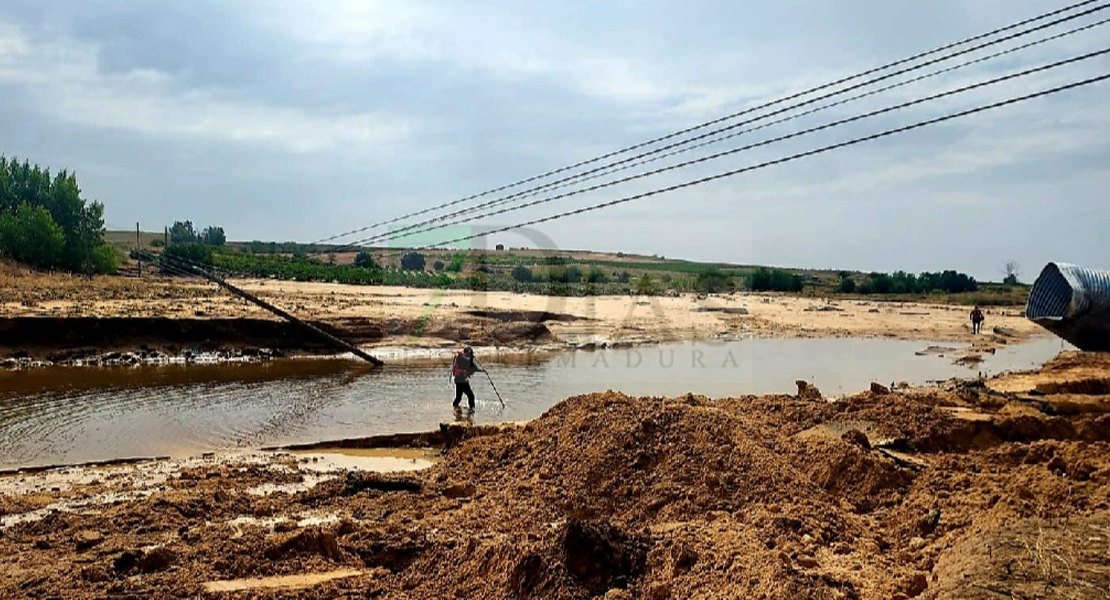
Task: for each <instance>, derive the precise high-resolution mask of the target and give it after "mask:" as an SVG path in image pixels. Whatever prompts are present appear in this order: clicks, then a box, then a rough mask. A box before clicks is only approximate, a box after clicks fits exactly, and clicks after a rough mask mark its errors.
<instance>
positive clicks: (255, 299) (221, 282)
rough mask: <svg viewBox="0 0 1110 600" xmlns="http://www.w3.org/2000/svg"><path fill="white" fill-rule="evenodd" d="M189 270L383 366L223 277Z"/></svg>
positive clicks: (377, 365)
mask: <svg viewBox="0 0 1110 600" xmlns="http://www.w3.org/2000/svg"><path fill="white" fill-rule="evenodd" d="M191 270H192V271H193V272H195V273H197V274H198V275H201V276H203V277H204V278H205V279H207V280H209V281H211V282H212V283H215V284H216V285H219V286H220V287H222V288H224V289H226V290H227V291H229V292H231V293H232V294H235V295H236V296H239V297H240V298H242V299H244V300H247V301H248V302H253V303H254V304H257V305H258V306H261V307H262V308H264V309H266V310H268V311H270V312H272V313H274V314H275V315H277V316H279V317H281V318H283V319H285V320H286V321H289V322H290V323H294V324H296V325H300V326H301V327H303V328H304V329H306V330H308V331H310V332H312V333H314V334H316V335H317V336H319V337H321V338H323V339H325V340H327V341H329V342H331V343H332V344H333V345H335V346H338V347H339V348H342V349H344V350H347V351H348V352H350V353H352V354H354V355H355V356H357V357H359V358H361V359H363V360H365V361H366V362H368V363H370V364H372V365H374V366H375V367H380V366H383V365H384V364H385V363H384V362H382V361H381V360H380V359H378V358H375V357H373V356H371V355H369V354H367V353H365V352H363V351H362V350H360V349H359V348H358V346H355V345H354V344H350V343H348V342H345V341H343V340H341V339H339V338H337V337H335V336H334V335H332V334H330V333H328V332H326V331H324V330H323V329H320V328H319V327H316V326H315V325H312V324H311V323H306V322H305V321H302V320H300V319H298V318H297V317H294V316H293V315H291V314H289V313H287V312H285V311H284V310H282V309H280V308H278V307H276V306H274V305H273V304H270V303H269V302H266V301H265V300H263V299H261V298H259V297H257V296H255V295H254V294H251V293H249V292H246V291H244V290H241V289H239V288H237V287H235V286H233V285H231V284H230V283H228V282H226V281H224V280H223V279H221V278H219V277H216V276H215V275H213V274H211V273H209V272H207V271H205V270H204V269H197V268H193V269H191Z"/></svg>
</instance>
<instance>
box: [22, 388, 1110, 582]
mask: <svg viewBox="0 0 1110 600" xmlns="http://www.w3.org/2000/svg"><path fill="white" fill-rule="evenodd" d="M883 392H884V393H881V394H877V393H872V392H865V393H863V394H860V395H857V396H854V397H851V398H846V399H842V400H839V401H835V402H824V401H815V400H814V399H807V398H799V397H792V396H767V397H747V398H736V399H727V400H710V399H707V398H704V397H699V396H691V395H688V396H683V397H678V398H632V397H628V396H625V395H623V394H619V393H614V392H607V393H602V394H591V395H585V396H578V397H574V398H570V399H568V400H566V401H564V402H562V403H560V404H558V405H556V406H555V407H553V408H552V409H551V410H549V411H548V412H547V413H545V414H544V415H543V416H541V417H540V418H538V419H536V420H534V421H532V422H529V423H527V424H524V425H519V426H509V427H502V428H492V429H490V430H488V431H483V432H482V433H483V434H482V435H473V436H468V435H456V436H452V437H451V439H452V440H453V442H454V445H452V446H451V447H449V448H448V449H447V450H446V455H445V457H444V460H443V461H441V462H440V463H438V464H436V465H435V466H433V467H431V468H430V469H428V470H426V471H423V472H418V473H411V474H405V475H346V474H342V473H336V474H335V477H334V478H333V479H331V480H330V481H326V482H323V483H321V484H319V485H317V486H316V487H314V488H312V489H309V490H307V491H304V492H299V493H295V494H285V493H275V494H270V495H259V494H257V493H256V492H252V491H250V490H251V488H252V487H253V486H257V485H258V484H259V483H260V482H265V481H267V480H268V479H271V478H272V479H275V480H287V479H288V480H296V478H297V476H298V475H299V474H300V473H299V472H298V470H297V468H293V467H291V466H290V464H287V463H279V464H275V465H272V466H252V467H234V466H227V465H213V466H206V467H199V468H196V469H191V470H186V471H183V472H182V473H181V476H180V477H179V478H178V479H175V480H172V481H170V482H168V483H167V486H166V487H167V489H165V490H161V491H158V492H156V493H154V494H153V495H151V496H150V497H146V498H139V499H136V500H131V501H125V502H117V503H114V504H109V505H105V506H102V507H94V508H85V509H81V510H75V511H72V512H55V513H50V514H47V515H46V517H45V518H42V519H41V520H37V521H28V522H25V523H19V524H13V525H11V526H9V527H6V528H3V529H2V530H0V597H4V598H9V597H10V598H25V597H26V598H31V597H36V598H37V597H47V596H56V597H59V598H63V599H65V600H70V599H76V598H88V597H104V596H110V597H126V596H128V595H132V596H137V597H153V598H171V597H197V596H200V595H202V594H203V593H204V592H203V591H202V588H201V585H202V583H203V582H205V581H232V580H239V579H242V578H266V577H278V578H292V579H290V580H293V579H297V580H300V579H303V578H306V577H308V576H310V575H312V574H314V573H315V574H319V573H331V572H335V571H336V570H337V569H344V573H351V574H352V575H350V576H349V577H346V576H345V577H343V578H336V579H328V580H327V581H326V582H323V583H321V584H319V585H313V586H310V587H304V588H301V589H296V590H295V591H288V590H286V591H282V590H279V589H272V590H271V589H261V588H260V589H255V590H252V591H251V592H250V594H251V595H250V597H252V598H261V599H266V598H288V597H298V598H310V599H311V598H320V599H323V598H343V597H378V598H442V597H448V598H450V597H472V598H495V599H510V598H555V599H566V600H578V599H582V600H585V599H591V598H608V599H618V598H629V599H631V598H636V599H638V598H645V599H650V600H655V599H665V598H690V597H698V598H820V599H834V598H844V599H847V598H859V599H875V600H879V599H884V600H885V599H890V598H903V599H908V598H914V597H922V598H952V597H960V598H964V597H966V598H980V597H982V598H989V597H1001V596H999V594H1003V593H1005V592H1007V591H1009V592H1013V594H1012V597H1036V596H1037V594H1038V593H1041V594H1042V595H1044V594H1047V595H1048V596H1051V595H1052V594H1051V593H1047V592H1044V590H1063V591H1066V592H1067V594H1068V595H1070V596H1071V597H1077V598H1101V597H1105V596H1099V595H1098V593H1099V590H1106V589H1110V585H1108V584H1110V571H1108V570H1107V562H1106V556H1107V553H1106V550H1107V546H1106V544H1107V543H1108V540H1110V535H1108V534H1110V532H1108V530H1107V529H1106V527H1107V523H1108V520H1110V500H1108V498H1110V441H1108V439H1110V427H1108V425H1110V421H1108V420H1106V419H1107V418H1110V416H1107V415H1102V416H1092V415H1076V416H1052V415H1046V414H1043V413H1040V412H1038V411H1037V410H1035V408H1033V407H1026V408H1027V410H1026V411H1025V412H1023V413H1021V414H1017V413H1014V412H1013V411H1009V410H1008V409H1007V406H1008V404H1007V403H1008V402H1010V400H1008V399H1007V398H1006V397H1005V396H1003V397H1002V399H1001V400H997V401H991V402H980V399H981V398H985V397H986V396H989V395H990V394H992V392H991V391H990V390H989V389H986V388H984V387H982V386H979V387H968V388H967V389H954V390H952V391H944V390H935V391H932V392H929V391H920V390H919V391H914V392H912V393H911V392H904V391H902V390H899V391H894V392H890V393H886V392H887V391H886V390H883ZM972 400H974V401H975V402H977V403H978V404H972ZM971 406H974V407H975V408H974V410H971V408H970V407H971ZM985 406H994V407H996V408H990V409H988V408H984V407H985ZM957 408H958V409H959V410H955V409H957ZM306 477H307V475H306ZM111 485H113V484H112V480H111V478H108V477H105V478H104V481H103V482H101V483H98V484H97V486H92V487H89V488H87V489H82V490H79V491H73V492H71V494H72V497H74V498H78V497H87V496H89V495H90V494H95V493H102V492H104V491H106V490H111V489H112V488H111V487H110V486H111ZM41 505H42V501H41V500H40V499H34V500H28V501H26V502H14V501H9V502H7V503H5V510H7V511H22V510H24V509H33V508H36V507H39V506H41ZM1038 536H1040V537H1038ZM85 539H89V540H93V539H95V543H93V544H91V545H90V544H88V543H83V544H82V546H81V549H77V547H76V542H77V541H78V540H85ZM70 574H77V576H73V577H71V576H70ZM283 580H284V579H283ZM1037 590H1042V591H1041V592H1038V591H1037ZM1061 593H1063V592H1061Z"/></svg>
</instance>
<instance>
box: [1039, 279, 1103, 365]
mask: <svg viewBox="0 0 1110 600" xmlns="http://www.w3.org/2000/svg"><path fill="white" fill-rule="evenodd" d="M1025 316H1026V317H1027V318H1028V319H1029V320H1031V321H1033V322H1034V323H1036V324H1038V325H1040V326H1041V327H1044V328H1045V329H1047V330H1049V331H1051V332H1052V333H1054V334H1056V335H1058V336H1060V337H1061V338H1064V339H1065V340H1067V341H1068V342H1071V344H1072V345H1074V346H1075V347H1076V348H1079V349H1080V350H1086V351H1089V352H1110V271H1102V270H1098V269H1089V268H1086V267H1080V266H1078V265H1073V264H1069V263H1048V265H1046V266H1045V268H1044V269H1043V270H1042V271H1041V274H1040V275H1039V276H1038V277H1037V281H1035V282H1034V283H1033V289H1032V290H1031V291H1030V292H1029V301H1028V302H1027V303H1026V305H1025Z"/></svg>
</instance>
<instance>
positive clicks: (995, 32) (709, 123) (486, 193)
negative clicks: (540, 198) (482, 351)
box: [312, 0, 1107, 245]
mask: <svg viewBox="0 0 1110 600" xmlns="http://www.w3.org/2000/svg"><path fill="white" fill-rule="evenodd" d="M1097 1H1099V0H1083V1H1081V2H1076V3H1073V4H1071V5H1068V6H1065V7H1063V8H1060V9H1057V10H1054V11H1050V12H1047V13H1043V14H1040V15H1037V16H1035V17H1031V18H1028V19H1025V20H1022V21H1019V22H1017V23H1014V24H1011V25H1007V26H1004V27H999V28H997V29H994V30H991V31H988V32H986V33H982V34H979V35H976V36H973V37H970V38H966V39H963V40H960V41H957V42H953V43H949V44H946V45H944V46H940V47H938V48H934V49H932V50H929V51H926V52H921V53H919V54H915V55H913V56H910V57H907V58H903V59H900V60H897V61H894V62H891V63H888V64H885V65H882V66H879V67H875V68H872V69H869V70H867V71H863V72H862V73H857V74H855V75H851V76H848V77H844V78H841V79H838V80H836V81H832V82H829V83H825V84H822V85H819V86H817V87H814V88H810V89H808V90H805V91H801V92H797V93H794V94H790V95H788V96H785V97H782V98H779V99H778V100H774V101H771V102H767V103H764V104H762V105H759V106H755V107H751V108H747V109H744V110H741V111H738V112H735V113H732V114H729V115H726V116H723V117H719V118H717V119H713V120H710V121H706V122H704V123H701V124H699V125H695V126H693V127H688V128H686V129H682V130H679V131H676V132H673V133H669V134H667V135H663V136H660V137H657V138H653V139H651V140H648V141H646V142H640V143H638V144H634V145H632V146H628V147H625V148H622V149H619V150H615V151H613V152H609V153H607V154H603V155H601V156H598V157H595V158H591V159H589V160H584V161H580V162H577V163H574V164H572V165H569V166H566V167H561V168H558V169H555V170H552V171H548V172H546V173H542V174H540V175H535V176H532V177H528V178H526V179H522V180H519V181H516V182H513V183H510V184H507V185H503V186H500V187H497V188H493V189H490V190H487V191H484V192H481V193H478V194H474V195H471V196H467V197H464V198H460V199H458V200H453V201H451V202H446V203H442V204H439V205H437V206H433V207H429V208H425V209H421V210H418V211H415V212H411V213H408V214H405V215H402V216H400V217H396V218H393V219H389V220H385V221H380V222H378V223H373V224H371V225H367V226H365V227H360V228H357V229H352V230H350V231H347V232H344V233H340V234H336V235H333V236H329V237H326V238H323V239H320V240H317V241H315V242H312V245H315V244H320V243H323V242H327V241H331V240H335V239H338V238H342V237H347V236H349V235H353V234H356V233H362V232H364V231H368V230H370V229H374V228H377V227H383V226H385V225H390V224H393V223H397V222H399V221H402V220H405V219H408V218H411V217H416V216H421V215H424V214H427V213H429V212H434V211H437V210H441V209H444V208H447V207H450V206H455V205H458V204H461V203H464V202H469V201H471V200H476V199H478V198H482V197H485V196H489V195H491V194H496V193H499V192H502V191H505V190H508V189H511V188H514V187H518V186H521V185H524V184H527V183H531V182H534V181H538V180H540V179H545V178H547V177H550V176H553V175H557V174H559V173H564V172H566V171H570V170H574V169H577V168H580V167H583V166H586V165H589V164H593V163H596V162H599V161H603V160H606V159H609V158H612V157H614V156H618V155H621V154H625V153H627V152H631V151H633V150H638V149H640V148H643V147H646V146H650V145H652V144H656V143H659V142H662V141H666V140H669V139H673V138H675V137H679V136H682V135H686V134H688V133H692V132H694V131H698V130H701V129H704V128H706V127H711V126H713V125H716V124H718V123H722V122H725V121H729V120H732V119H734V118H737V117H740V116H743V115H746V114H750V113H752V112H755V111H758V110H763V109H766V108H770V107H773V106H777V105H779V104H782V103H785V102H789V101H792V100H795V99H797V98H801V97H803V96H807V95H809V94H813V93H815V92H819V91H822V90H825V89H829V88H832V87H835V86H838V85H841V84H844V83H847V82H850V81H854V80H857V79H862V78H864V77H867V76H869V75H872V74H874V73H878V72H880V71H885V70H887V69H891V68H894V67H897V66H900V65H903V64H906V63H910V62H913V61H916V60H919V59H922V58H925V57H928V56H932V55H934V54H939V53H942V52H945V51H947V50H950V49H952V48H957V47H959V46H964V45H967V44H970V43H973V42H977V41H979V40H982V39H986V38H990V37H993V36H995V35H998V34H1001V33H1004V32H1006V31H1010V30H1013V29H1018V28H1020V27H1023V26H1025V25H1028V24H1030V23H1036V22H1038V21H1043V20H1045V19H1049V18H1052V17H1055V16H1057V15H1061V14H1064V13H1068V12H1071V11H1073V10H1076V9H1078V8H1081V7H1083V6H1087V5H1090V4H1093V3H1095V2H1097ZM1105 8H1107V6H1106V5H1103V6H1101V7H1095V8H1094V9H1090V10H1087V11H1084V12H1081V13H1078V14H1076V15H1070V16H1068V17H1066V18H1064V19H1061V20H1058V21H1056V22H1054V23H1052V24H1056V23H1059V22H1062V21H1064V20H1069V19H1074V18H1078V17H1081V16H1084V15H1086V14H1090V13H1092V12H1095V11H1098V10H1102V9H1105ZM1052 24H1049V25H1046V26H1051V25H1052ZM1007 39H1008V38H1007ZM927 64H928V63H927Z"/></svg>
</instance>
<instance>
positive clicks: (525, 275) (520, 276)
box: [512, 265, 532, 283]
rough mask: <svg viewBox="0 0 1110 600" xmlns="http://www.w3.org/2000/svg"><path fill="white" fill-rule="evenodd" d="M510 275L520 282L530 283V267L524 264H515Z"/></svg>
mask: <svg viewBox="0 0 1110 600" xmlns="http://www.w3.org/2000/svg"><path fill="white" fill-rule="evenodd" d="M512 277H513V279H514V280H516V281H519V282H521V283H530V282H531V281H532V269H529V268H528V267H526V266H524V265H517V266H515V267H513V272H512Z"/></svg>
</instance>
